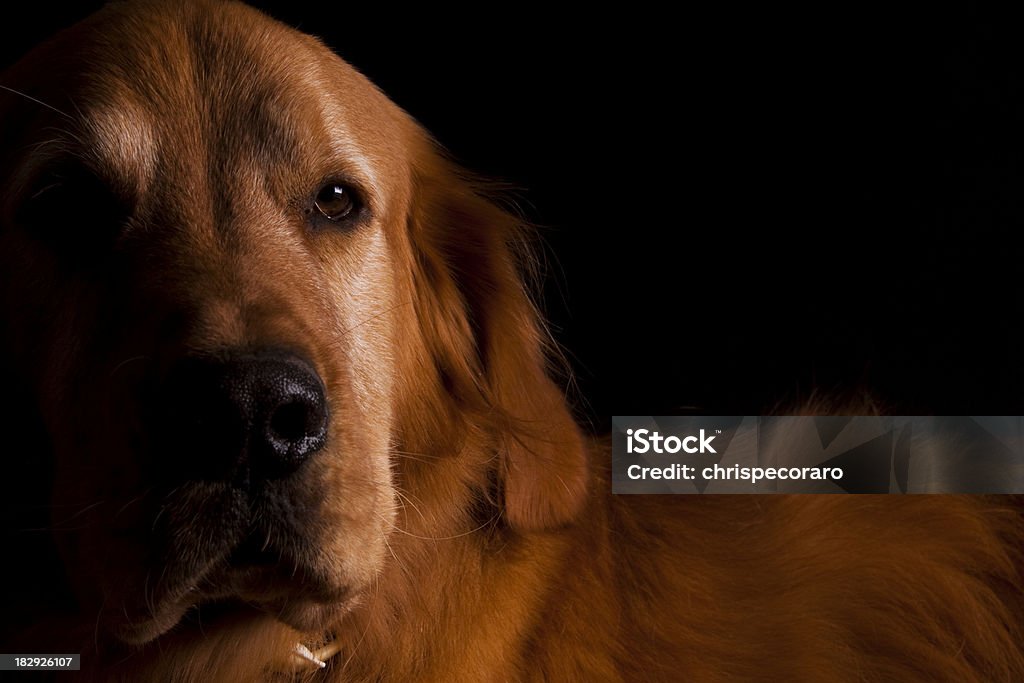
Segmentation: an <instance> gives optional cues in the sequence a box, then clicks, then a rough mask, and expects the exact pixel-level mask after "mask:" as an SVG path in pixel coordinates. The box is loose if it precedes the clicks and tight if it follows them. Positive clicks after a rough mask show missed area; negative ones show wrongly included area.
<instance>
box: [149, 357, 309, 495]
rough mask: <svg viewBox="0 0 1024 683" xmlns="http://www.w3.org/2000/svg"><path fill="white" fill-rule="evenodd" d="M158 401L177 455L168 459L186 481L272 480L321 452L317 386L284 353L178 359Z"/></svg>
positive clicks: (306, 367)
mask: <svg viewBox="0 0 1024 683" xmlns="http://www.w3.org/2000/svg"><path fill="white" fill-rule="evenodd" d="M163 398H164V401H163V403H164V406H165V409H164V410H163V411H162V412H163V413H164V418H165V425H166V428H167V429H168V434H169V435H170V437H171V440H172V442H173V443H174V444H175V449H174V450H175V451H177V452H176V453H174V454H173V455H171V457H172V458H173V459H174V460H175V461H177V462H178V463H179V464H180V465H182V466H183V467H184V469H185V472H183V474H184V475H185V476H186V477H187V478H193V479H196V478H198V479H219V480H240V481H244V482H249V481H251V480H253V479H257V480H260V479H278V478H281V477H284V476H287V475H288V474H291V473H292V472H294V471H295V470H296V469H297V468H298V467H299V466H300V465H301V464H302V463H303V462H305V461H306V460H307V459H308V458H309V457H310V456H312V455H313V454H314V453H316V452H317V451H318V450H320V449H321V448H322V447H323V445H324V441H325V439H326V435H327V427H328V420H329V415H328V407H327V398H326V395H325V391H324V386H323V382H322V381H321V380H320V377H319V376H318V375H317V373H316V372H315V371H314V370H313V368H312V367H311V366H310V365H309V364H308V363H307V362H306V361H304V360H302V359H300V358H299V357H297V356H295V355H293V354H289V353H285V352H280V351H262V352H257V353H252V352H247V353H232V354H222V355H220V356H217V357H215V358H205V357H204V358H195V357H189V358H185V359H182V360H180V361H178V363H176V364H175V367H174V368H173V370H172V371H171V374H170V377H169V380H168V382H167V386H166V390H165V392H164V397H163ZM165 464H169V463H165ZM174 469H179V468H174Z"/></svg>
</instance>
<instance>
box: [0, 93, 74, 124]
mask: <svg viewBox="0 0 1024 683" xmlns="http://www.w3.org/2000/svg"><path fill="white" fill-rule="evenodd" d="M0 90H6V91H7V92H9V93H13V94H15V95H18V96H19V97H24V98H25V99H26V100H30V101H32V102H35V103H36V104H38V105H41V106H43V107H46V108H47V109H49V110H50V111H54V112H57V113H58V114H60V115H61V116H63V117H64V118H66V119H70V118H71V117H70V116H68V115H67V114H66V113H64V112H62V111H61V110H60V109H57V107H55V106H53V105H52V104H47V103H46V102H43V101H42V100H40V99H37V98H35V97H32V96H31V95H29V94H27V93H23V92H21V91H20V90H15V89H14V88H9V87H7V86H6V85H0Z"/></svg>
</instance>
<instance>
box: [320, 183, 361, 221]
mask: <svg viewBox="0 0 1024 683" xmlns="http://www.w3.org/2000/svg"><path fill="white" fill-rule="evenodd" d="M313 205H314V206H316V210H317V211H319V212H320V214H321V215H322V216H323V217H324V218H326V219H327V220H329V221H334V222H340V221H343V220H345V219H346V218H348V217H350V216H352V215H354V214H355V213H356V209H358V208H359V205H358V203H357V201H356V196H355V192H354V191H353V190H352V188H350V187H348V186H346V185H342V184H341V183H327V184H326V185H324V186H323V187H321V188H320V191H319V192H317V194H316V199H315V200H314V201H313Z"/></svg>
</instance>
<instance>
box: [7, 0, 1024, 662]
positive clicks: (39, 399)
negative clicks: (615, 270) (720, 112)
mask: <svg viewBox="0 0 1024 683" xmlns="http://www.w3.org/2000/svg"><path fill="white" fill-rule="evenodd" d="M3 84H4V85H5V87H6V88H8V89H9V90H7V91H5V92H4V94H3V99H2V101H0V107H2V109H0V115H2V116H3V120H4V128H5V131H10V133H11V135H12V136H13V138H12V139H13V142H12V141H10V140H11V139H5V140H6V141H5V143H4V145H5V146H4V148H3V149H2V150H0V154H2V159H0V160H2V164H3V167H2V168H3V173H4V181H5V187H7V188H8V191H7V192H6V194H5V197H4V203H3V226H2V232H0V259H3V261H2V275H0V278H2V279H0V286H2V291H3V305H4V308H3V310H2V314H3V319H4V322H5V325H6V329H8V330H9V331H10V334H9V335H8V338H7V339H5V340H4V341H5V344H6V347H7V348H5V350H4V352H5V357H6V358H8V359H9V360H10V361H11V362H10V363H9V365H10V366H11V367H13V368H16V369H17V371H18V374H19V375H20V377H21V380H22V381H24V382H25V383H27V385H28V386H30V387H31V390H32V395H33V397H34V399H35V401H36V403H37V404H38V408H39V412H40V414H41V416H42V422H43V430H44V431H45V432H46V433H47V435H48V437H49V440H50V441H51V442H52V443H51V444H50V446H51V447H52V451H53V458H54V461H55V463H56V464H55V473H56V474H55V484H54V508H55V510H59V511H60V512H58V513H55V515H54V516H55V521H54V527H55V528H54V532H55V538H56V541H57V545H58V546H59V547H60V551H61V554H62V557H63V561H64V563H65V566H66V567H68V568H69V572H68V573H69V575H70V576H69V578H70V580H71V583H72V584H74V588H75V595H76V599H75V602H74V605H73V606H69V607H68V609H67V610H65V611H64V612H63V613H55V614H52V615H51V614H47V615H44V618H42V619H40V620H39V621H38V623H37V624H35V625H33V626H32V627H31V628H29V629H28V630H26V631H25V632H23V634H22V637H21V638H20V639H19V640H17V641H16V642H17V643H18V645H19V646H22V647H23V648H26V647H27V648H31V649H36V650H40V649H46V650H50V651H56V650H64V651H79V650H80V651H82V654H83V658H82V659H83V665H84V667H85V668H86V669H88V670H89V671H91V672H93V674H95V676H96V677H97V678H99V679H103V678H114V679H117V678H122V679H125V680H242V681H251V680H257V679H259V678H264V677H265V678H271V679H273V678H275V677H276V678H286V677H287V676H289V675H291V674H290V673H287V672H288V671H290V670H291V669H293V668H295V667H296V666H299V665H301V662H297V660H296V658H295V657H294V656H293V655H292V654H291V652H292V650H293V649H294V646H295V645H296V643H298V642H305V643H307V644H309V645H311V646H313V647H314V648H315V647H316V646H317V645H318V644H322V643H320V641H323V640H324V639H328V640H330V641H331V643H332V644H331V646H330V648H329V650H330V651H331V652H334V651H335V650H338V649H340V652H338V653H337V654H334V655H333V656H332V657H331V658H330V659H329V661H328V663H327V664H328V665H327V667H326V668H325V669H323V670H320V669H314V668H307V669H302V668H301V666H300V669H299V671H298V673H296V674H295V675H297V676H299V677H304V676H309V677H313V678H316V677H324V678H325V679H327V680H339V681H439V682H440V681H445V682H454V681H516V680H538V681H540V680H547V681H577V680H578V681H633V680H723V681H725V680H851V681H860V680H910V679H915V678H916V679H920V680H950V681H971V680H976V681H990V680H1006V681H1013V680H1022V679H1024V652H1022V650H1021V646H1020V642H1021V640H1022V638H1024V632H1022V618H1021V606H1022V605H1021V582H1022V577H1021V560H1020V550H1021V547H1022V543H1024V531H1022V528H1024V526H1022V523H1021V520H1020V517H1019V514H1018V512H1017V511H1016V509H1015V508H1014V507H1013V506H1012V505H1011V502H1010V501H997V500H989V499H982V498H969V497H907V498H877V497H817V498H811V499H801V498H784V497H780V498H768V497H703V498H700V497H694V498H683V497H678V498H674V497H668V498H665V497H646V496H631V497H613V496H611V494H610V490H609V486H608V483H607V482H608V476H607V472H606V466H607V462H608V461H609V457H608V454H607V453H606V452H605V451H604V450H603V449H602V448H601V447H600V446H592V445H588V444H587V443H586V442H585V440H584V438H583V437H582V435H581V433H580V432H579V430H578V429H577V427H576V426H575V424H574V423H573V420H572V417H571V415H570V413H569V410H568V408H567V406H566V403H565V400H564V398H563V395H562V393H561V392H560V390H559V389H558V388H557V386H556V385H555V384H554V383H553V382H552V381H551V380H550V379H549V378H548V375H547V369H546V361H545V348H544V343H543V338H544V336H543V334H542V331H541V327H540V323H539V322H538V318H537V316H536V315H535V313H534V311H533V308H532V307H531V305H530V303H529V300H528V299H527V297H526V295H525V293H524V290H523V287H522V284H521V277H520V273H519V271H518V269H517V263H516V260H515V258H514V256H515V254H514V251H515V250H514V247H515V243H516V241H517V240H518V238H519V227H518V224H517V221H516V220H515V219H514V218H512V217H510V216H508V215H507V214H506V213H504V212H503V211H501V210H499V209H498V208H496V207H495V206H494V205H493V204H492V203H491V202H489V201H488V200H487V199H486V198H484V197H483V196H482V195H481V194H479V193H478V192H477V191H476V189H475V188H474V185H473V184H472V183H471V182H470V181H468V180H467V179H466V177H465V176H464V174H461V173H460V172H459V171H458V170H457V169H455V168H454V167H453V166H452V165H451V164H450V163H449V162H447V161H446V160H445V159H444V158H443V156H442V155H440V154H439V153H438V152H437V150H436V149H435V148H434V147H433V145H432V144H431V143H430V141H429V139H428V138H427V136H426V135H425V134H424V133H423V132H422V131H421V130H420V129H419V127H418V126H416V125H415V123H414V122H413V121H412V120H411V119H410V118H409V117H407V116H406V115H405V114H404V113H403V112H401V111H400V110H399V109H397V108H396V107H395V106H394V105H392V104H391V103H390V102H389V101H388V100H387V99H386V98H385V97H384V96H383V95H382V94H381V93H380V92H379V91H377V90H376V89H375V88H374V87H373V86H372V85H370V84H369V83H368V82H367V81H366V80H365V79H364V78H363V77H361V76H360V75H359V74H357V73H356V72H354V71H353V70H352V69H351V68H350V67H348V66H347V65H345V64H344V63H342V62H341V61H340V60H338V59H337V58H336V57H335V56H333V55H332V54H331V53H330V52H329V51H328V50H326V49H325V48H324V47H323V46H322V45H320V44H319V43H317V42H316V41H315V40H313V39H310V38H308V37H306V36H303V35H301V34H298V33H296V32H294V31H291V30H289V29H287V28H286V27H284V26H281V25H278V24H276V23H274V22H271V21H269V20H267V19H266V18H264V17H262V16H261V15H259V14H258V13H256V12H254V11H252V10H250V9H248V8H246V7H244V6H241V5H237V4H233V3H226V2H225V3H218V2H202V1H199V2H190V3H181V4H178V3H161V2H136V3H123V4H113V5H111V6H109V7H108V8H107V9H105V10H104V11H103V12H101V13H100V14H99V15H97V16H96V17H94V18H93V19H91V20H89V21H87V22H86V23H85V24H82V25H80V26H79V27H76V28H74V29H72V30H70V31H69V32H66V33H65V34H62V36H61V37H59V38H58V39H57V40H56V41H55V42H53V43H51V44H49V45H47V46H44V47H43V48H41V49H39V50H37V51H36V52H35V53H33V55H31V56H30V57H28V58H27V59H26V60H25V61H23V62H22V63H21V64H19V65H18V66H17V67H15V68H14V69H13V70H12V71H11V72H10V73H9V74H7V76H6V77H5V79H4V81H3ZM82 216H85V217H87V219H86V220H82V219H81V217H82ZM211 396H212V397H213V398H208V397H211ZM192 404H196V405H192ZM224 424H230V426H231V429H227V428H225V427H224V426H223V425H224ZM267 430H269V431H267ZM64 511H70V512H68V514H67V515H66V517H67V518H70V519H74V524H72V525H65V524H62V523H61V520H62V519H63V518H64V517H65V515H64ZM58 612H59V611H58Z"/></svg>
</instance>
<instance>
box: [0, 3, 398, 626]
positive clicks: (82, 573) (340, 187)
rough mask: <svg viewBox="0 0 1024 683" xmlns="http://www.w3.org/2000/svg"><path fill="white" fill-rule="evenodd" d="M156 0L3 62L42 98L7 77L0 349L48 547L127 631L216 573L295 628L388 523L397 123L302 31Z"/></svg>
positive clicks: (229, 591) (206, 596)
mask: <svg viewBox="0 0 1024 683" xmlns="http://www.w3.org/2000/svg"><path fill="white" fill-rule="evenodd" d="M162 4H163V5H170V4H169V3H153V4H152V5H151V6H149V7H147V8H145V10H144V11H142V12H139V11H138V9H139V8H135V11H134V12H131V11H130V10H129V8H127V7H122V6H117V5H115V6H113V7H110V8H108V9H107V10H106V11H104V12H103V13H102V14H101V16H99V17H97V18H94V19H93V20H92V21H93V24H92V25H91V26H86V27H84V28H78V29H75V30H73V31H72V32H71V33H69V34H66V35H64V36H63V37H62V38H60V39H59V40H58V41H57V42H56V43H55V44H53V45H51V46H50V47H48V48H44V49H43V51H41V52H38V53H37V54H36V55H34V57H32V58H30V59H29V61H28V62H27V63H25V64H22V65H21V66H20V67H19V69H20V70H16V71H15V74H14V79H13V81H12V82H13V85H12V86H11V87H13V88H16V89H18V90H19V91H21V92H26V91H31V92H33V93H35V95H33V97H37V98H38V99H40V101H44V102H45V103H46V104H45V105H40V104H39V103H36V102H33V101H31V100H28V99H26V98H16V99H15V98H12V97H11V96H8V97H6V108H7V114H6V117H5V120H6V123H5V130H9V131H10V130H13V131H14V132H15V134H16V136H17V142H16V143H15V144H12V145H9V146H8V147H7V148H6V149H5V150H4V152H5V154H6V155H7V158H6V159H5V166H6V167H7V168H8V169H10V170H9V172H8V175H7V176H6V178H5V185H6V187H8V188H10V191H9V192H8V193H7V196H6V199H5V203H4V206H3V211H4V213H3V221H4V227H3V235H2V246H0V254H2V256H0V258H2V259H3V263H2V266H0V269H2V272H3V280H4V282H3V287H4V294H5V296H4V300H5V310H4V312H3V314H4V317H5V321H6V324H7V326H8V328H9V329H10V330H11V331H12V332H13V334H12V335H11V336H12V339H11V340H10V344H11V346H12V347H13V348H12V349H11V350H10V353H11V355H12V356H13V358H14V359H16V363H17V364H18V365H19V366H21V367H22V368H24V369H25V374H26V375H27V376H28V378H29V380H30V381H31V383H32V385H33V386H34V387H35V388H36V391H37V398H38V401H39V403H40V409H41V412H42V414H43V418H44V421H45V424H46V426H47V431H48V433H49V435H50V437H51V439H52V441H53V443H52V447H53V450H54V453H55V457H56V461H57V465H56V473H57V479H56V484H55V491H54V501H55V504H56V505H59V506H60V507H59V509H60V512H57V513H56V516H58V517H59V516H60V515H62V514H64V512H66V511H68V510H70V511H72V512H76V513H79V516H78V517H77V521H79V522H81V524H79V525H78V526H80V530H78V531H76V532H75V533H65V534H60V536H59V538H60V541H61V543H62V546H63V548H62V550H63V552H64V554H65V556H66V558H67V560H68V563H69V564H70V565H71V566H74V567H75V568H76V572H75V573H76V574H77V577H76V578H77V579H78V580H79V583H81V584H82V586H81V588H82V590H83V592H84V593H89V592H92V593H93V594H92V595H87V598H86V599H90V600H94V601H96V603H97V604H98V605H100V606H101V607H102V612H101V615H100V616H101V618H102V620H103V621H104V623H106V624H108V625H109V626H110V627H111V628H112V629H113V630H114V631H115V632H116V633H117V634H118V635H119V637H121V638H122V639H124V640H127V641H134V642H141V641H146V640H149V639H151V638H153V637H155V636H157V635H159V634H160V633H162V632H164V631H165V630H167V629H168V628H170V627H171V626H173V625H174V624H175V623H176V622H177V621H178V620H179V619H180V618H181V616H182V614H183V613H184V611H185V610H187V609H188V608H189V607H190V606H192V605H195V604H197V603H199V602H203V601H211V600H218V599H225V598H237V599H240V600H244V601H247V602H252V603H256V604H259V605H261V606H265V607H266V608H267V609H268V610H272V611H273V612H274V613H275V614H279V615H280V618H281V619H283V620H284V621H286V622H289V623H292V624H294V625H296V626H298V627H300V628H312V627H314V626H315V624H316V623H318V622H320V621H322V620H323V618H324V617H326V616H329V615H328V614H327V613H326V612H328V611H336V610H338V609H343V608H344V607H345V606H346V604H347V602H348V601H350V600H351V599H352V598H353V597H354V596H356V595H358V593H359V591H360V590H361V589H362V588H363V587H365V586H366V584H367V583H368V582H369V581H370V580H371V579H372V578H373V577H374V576H375V575H376V573H377V572H378V570H379V567H380V563H381V561H382V558H383V557H384V553H385V552H386V550H385V538H386V531H387V529H388V528H389V526H390V525H391V524H392V520H393V512H392V511H393V508H394V504H395V493H394V489H393V486H392V474H391V465H390V460H389V447H390V440H391V439H392V436H393V434H394V428H393V424H392V422H393V415H394V412H395V408H396V406H395V404H394V403H395V400H394V395H395V376H396V370H397V367H396V363H397V359H396V353H395V348H396V346H397V344H398V343H399V339H398V336H397V335H398V333H399V332H400V330H399V329H398V326H397V324H396V317H397V315H398V314H396V311H398V310H399V309H400V308H401V307H403V306H409V305H410V304H411V302H410V301H408V294H407V292H406V293H404V294H402V295H401V296H400V287H399V281H400V280H401V279H402V277H403V274H401V273H398V272H396V260H397V259H398V258H399V254H400V252H401V251H402V250H404V249H407V248H408V247H407V246H406V240H407V237H406V236H405V235H403V234H399V231H402V230H404V229H405V225H404V220H403V217H404V216H406V215H407V214H408V211H409V207H408V202H409V197H410V193H411V184H412V169H411V165H410V159H409V158H408V153H407V150H408V149H409V148H410V134H411V132H412V131H413V130H414V128H413V126H412V125H411V124H410V123H409V122H408V121H407V119H406V117H405V116H404V115H403V114H402V113H401V112H400V111H399V110H398V109H397V108H396V107H395V106H394V105H392V104H390V103H389V102H388V101H387V100H386V98H384V97H383V96H382V95H381V94H380V93H379V92H378V91H377V90H376V89H374V87H373V86H372V85H371V84H369V83H368V82H367V81H366V80H365V79H364V78H363V77H362V76H360V75H359V74H358V73H356V72H355V71H354V70H353V69H352V68H350V67H348V66H347V65H346V64H344V63H343V62H341V60H339V59H337V58H336V57H334V56H333V55H331V54H330V53H329V52H328V51H327V50H326V49H325V48H323V47H322V46H321V45H319V44H318V43H317V42H315V41H313V40H312V39H307V38H306V37H304V36H300V35H299V34H296V33H293V32H290V31H288V30H287V29H285V28H284V27H280V26H277V25H275V24H273V23H271V22H270V21H268V20H266V19H263V18H261V17H259V16H258V15H256V14H255V13H254V12H252V11H251V10H248V9H247V8H244V7H241V6H225V7H220V8H218V10H217V11H216V12H208V11H203V8H202V6H201V5H195V6H183V7H178V8H177V9H172V8H170V7H165V8H161V7H160V5H162ZM25 74H31V77H30V78H29V77H28V76H25ZM402 296H405V297H406V298H405V299H404V300H403V298H402Z"/></svg>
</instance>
